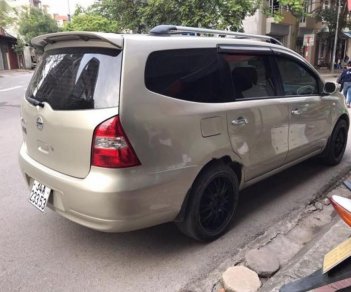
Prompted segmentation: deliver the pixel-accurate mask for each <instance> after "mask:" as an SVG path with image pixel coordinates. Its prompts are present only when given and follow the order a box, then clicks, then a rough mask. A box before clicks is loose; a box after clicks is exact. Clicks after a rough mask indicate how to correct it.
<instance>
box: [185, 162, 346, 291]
mask: <svg viewBox="0 0 351 292" xmlns="http://www.w3.org/2000/svg"><path fill="white" fill-rule="evenodd" d="M350 172H351V166H345V167H344V168H342V169H340V170H339V171H338V172H337V173H336V174H335V175H334V176H333V177H332V178H331V179H330V180H329V181H328V182H326V183H325V184H324V185H322V186H321V188H320V189H319V190H318V191H316V192H315V193H314V194H313V196H312V199H311V200H310V201H309V202H308V203H307V204H306V205H304V206H302V207H301V208H299V209H296V210H294V211H293V212H291V213H290V214H289V215H288V216H287V218H286V220H283V221H280V222H278V223H277V224H275V225H272V226H271V227H270V228H269V229H268V230H267V231H266V232H265V233H264V234H261V235H258V237H257V238H256V239H255V240H253V241H252V242H249V243H247V244H246V245H244V246H243V247H241V248H240V249H239V250H238V252H237V253H236V254H235V255H234V256H232V257H230V258H228V259H227V260H225V261H224V262H223V263H222V264H220V265H219V266H218V267H217V268H216V269H215V270H213V271H212V272H210V273H209V274H208V275H207V277H206V278H198V279H196V280H194V281H193V282H190V283H188V284H187V285H186V286H185V287H184V288H183V289H181V290H180V291H182V292H185V291H192V292H202V291H211V292H217V291H223V292H224V291H225V290H223V286H222V283H221V280H220V279H221V277H222V273H223V272H224V271H226V270H227V269H228V267H231V266H237V265H242V264H245V255H246V253H247V252H248V251H250V250H253V249H260V248H263V247H265V246H267V245H268V244H269V243H271V242H272V241H274V240H275V239H276V238H279V237H280V236H284V235H286V234H288V233H289V232H290V231H292V230H293V229H294V228H295V227H296V226H298V224H299V222H301V221H302V220H303V219H304V218H306V217H308V215H309V214H313V213H314V212H317V211H318V208H316V207H314V205H315V204H316V203H317V204H318V203H319V202H318V201H319V200H321V199H322V198H324V197H326V196H327V195H328V194H329V193H331V192H334V191H335V190H340V189H341V188H342V181H343V180H344V179H345V178H346V176H347V177H348V176H350V175H351V174H350ZM345 189H346V188H345ZM330 208H332V207H331V206H330ZM326 209H327V208H326ZM335 216H336V214H335V212H334V213H332V212H331V215H330V217H331V218H330V221H329V222H327V223H326V224H324V225H323V226H321V228H319V230H318V232H316V233H315V234H314V237H313V238H312V239H311V240H310V241H309V242H307V243H304V244H303V245H302V246H301V248H300V249H299V250H298V251H297V252H296V253H295V254H294V255H293V257H291V258H289V259H288V261H287V262H286V263H284V264H281V267H280V270H279V271H278V272H277V273H276V274H275V275H273V276H272V277H271V278H268V279H265V278H261V281H262V283H263V285H262V287H261V289H260V290H259V291H264V292H266V291H267V292H268V291H271V290H265V289H266V288H265V287H266V285H270V287H273V286H274V285H275V286H279V285H280V284H281V285H280V286H282V285H283V284H284V283H283V282H282V283H280V282H279V283H278V282H274V279H278V278H275V277H276V276H277V275H281V274H282V273H283V272H284V273H286V271H288V267H290V266H291V264H292V263H296V262H297V261H298V259H299V258H300V257H301V255H302V254H304V253H305V252H306V251H305V249H306V250H308V249H309V248H311V246H313V244H314V243H315V242H316V240H318V239H319V238H320V237H321V236H322V234H324V232H325V230H326V229H328V230H329V229H330V228H331V227H332V226H333V224H335V222H336V221H335V220H336V219H335V218H334V217H335ZM316 269H317V268H316ZM287 281H288V280H287ZM289 282H290V281H289ZM266 283H267V284H266ZM269 283H271V284H269ZM221 289H222V290H221ZM277 291H278V290H277Z"/></svg>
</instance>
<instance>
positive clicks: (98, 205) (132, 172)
mask: <svg viewBox="0 0 351 292" xmlns="http://www.w3.org/2000/svg"><path fill="white" fill-rule="evenodd" d="M19 162H20V167H21V170H22V173H23V174H24V176H25V179H26V181H27V184H28V186H29V187H31V185H32V184H33V181H34V180H37V181H39V182H41V183H43V184H45V185H46V186H48V187H50V188H51V189H52V194H51V195H50V198H49V203H48V207H49V208H51V209H53V210H54V211H56V212H57V213H59V214H61V215H62V216H64V217H66V218H67V219H69V220H71V221H74V222H76V223H78V224H80V225H83V226H86V227H89V228H92V229H96V230H100V231H106V232H124V231H131V230H136V229H141V228H145V227H149V226H153V225H157V224H161V223H165V222H169V221H173V220H174V219H175V217H176V216H177V214H178V213H179V210H180V208H181V205H182V202H183V200H184V198H185V195H186V193H187V191H188V189H189V188H190V186H191V184H192V182H193V179H194V178H195V176H196V171H197V169H196V168H195V167H188V168H181V169H176V170H171V171H165V172H158V173H152V174H150V173H148V174H145V172H142V171H141V170H139V169H138V167H135V168H130V169H104V168H97V167H91V170H90V172H89V174H88V176H87V177H86V178H84V179H80V178H74V177H71V176H67V175H64V174H62V173H59V172H57V171H54V170H52V169H50V168H47V167H45V166H43V165H42V164H40V163H38V162H37V161H35V160H33V159H32V158H31V157H29V156H28V154H27V152H26V146H25V144H23V145H22V147H21V150H20V155H19Z"/></svg>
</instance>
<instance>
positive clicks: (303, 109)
mask: <svg viewBox="0 0 351 292" xmlns="http://www.w3.org/2000/svg"><path fill="white" fill-rule="evenodd" d="M309 108H310V104H309V103H306V104H304V105H303V106H301V107H299V108H295V109H293V110H292V111H291V114H292V115H294V116H298V115H301V114H303V113H305V112H308V110H309Z"/></svg>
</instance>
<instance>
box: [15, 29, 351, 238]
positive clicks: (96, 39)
mask: <svg viewBox="0 0 351 292" xmlns="http://www.w3.org/2000/svg"><path fill="white" fill-rule="evenodd" d="M204 34H205V35H206V36H201V35H204ZM32 44H33V46H35V47H36V48H37V49H38V50H41V51H42V52H43V55H42V60H41V62H40V64H38V66H37V68H36V71H35V73H34V75H33V78H32V80H31V82H30V84H29V86H28V90H27V92H26V94H25V98H24V99H23V102H22V107H21V122H22V129H23V137H24V138H23V144H22V147H21V150H20V155H19V160H20V166H21V169H22V172H23V174H24V177H25V179H26V181H27V183H28V186H29V189H30V195H29V201H30V202H31V203H32V204H33V205H34V206H35V207H37V208H38V209H39V210H41V211H44V210H46V207H49V208H50V209H52V210H54V211H56V212H57V213H59V214H61V215H62V216H64V217H66V218H68V219H70V220H72V221H74V222H76V223H78V224H81V225H84V226H87V227H89V228H93V229H96V230H101V231H108V232H123V231H130V230H136V229H140V228H145V227H148V226H153V225H157V224H160V223H164V222H170V221H174V222H176V224H177V225H178V227H179V228H180V230H181V231H182V232H184V233H185V234H187V235H188V236H191V237H193V238H195V239H197V240H201V241H210V240H213V239H216V238H218V237H219V236H220V235H222V234H223V233H224V232H225V231H226V230H227V229H228V227H229V226H230V223H231V220H232V218H233V215H234V213H235V211H236V208H237V204H238V199H239V191H240V190H241V189H243V188H245V187H247V186H249V185H251V184H253V183H256V182H258V181H260V180H262V179H264V178H266V177H268V176H271V175H273V174H275V173H277V172H279V171H281V170H283V169H286V168H287V167H290V166H292V165H294V164H297V163H299V162H301V161H303V160H305V159H307V158H310V157H312V156H319V157H320V159H321V161H323V162H324V163H326V164H328V165H336V164H338V163H339V162H340V161H341V159H342V157H343V154H344V151H345V147H346V143H347V133H348V128H349V116H348V111H347V109H346V106H345V101H344V97H343V96H342V95H341V94H340V93H339V92H337V91H336V85H335V84H334V83H325V84H324V82H323V81H322V80H321V78H320V76H319V75H318V73H317V71H316V70H315V69H314V68H313V67H312V66H311V65H310V64H308V63H307V62H306V61H305V60H304V59H303V58H302V57H301V56H299V55H298V54H296V53H295V52H293V51H291V50H289V49H287V48H285V47H283V46H282V45H281V44H279V42H277V41H275V40H274V39H271V38H270V37H266V36H257V35H247V34H240V33H233V32H224V31H214V30H205V29H197V28H188V27H174V26H167V25H165V26H159V27H156V28H154V29H153V30H151V32H150V34H149V35H132V34H124V35H123V34H106V33H92V32H64V33H55V34H48V35H43V36H39V37H36V38H34V39H33V40H32ZM48 216H49V215H48Z"/></svg>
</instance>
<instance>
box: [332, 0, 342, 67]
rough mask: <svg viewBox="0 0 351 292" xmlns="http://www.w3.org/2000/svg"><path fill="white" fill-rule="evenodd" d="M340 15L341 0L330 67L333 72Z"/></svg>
mask: <svg viewBox="0 0 351 292" xmlns="http://www.w3.org/2000/svg"><path fill="white" fill-rule="evenodd" d="M339 17H340V0H338V13H337V15H336V31H335V38H334V48H333V55H332V62H331V68H330V70H331V72H332V73H334V66H335V57H336V46H337V44H338V31H339Z"/></svg>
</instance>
